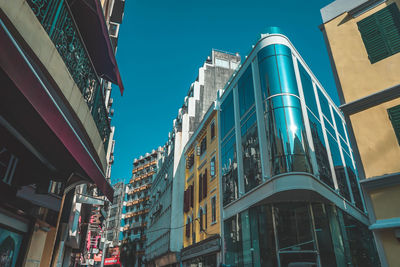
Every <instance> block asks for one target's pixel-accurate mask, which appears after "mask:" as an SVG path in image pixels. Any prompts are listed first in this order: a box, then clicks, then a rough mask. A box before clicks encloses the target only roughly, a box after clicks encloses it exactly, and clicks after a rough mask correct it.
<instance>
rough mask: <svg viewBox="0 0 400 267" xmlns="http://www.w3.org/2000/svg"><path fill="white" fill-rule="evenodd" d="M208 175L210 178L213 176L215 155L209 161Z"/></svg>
mask: <svg viewBox="0 0 400 267" xmlns="http://www.w3.org/2000/svg"><path fill="white" fill-rule="evenodd" d="M210 176H211V179H213V178H214V177H215V156H214V157H213V158H212V159H211V161H210Z"/></svg>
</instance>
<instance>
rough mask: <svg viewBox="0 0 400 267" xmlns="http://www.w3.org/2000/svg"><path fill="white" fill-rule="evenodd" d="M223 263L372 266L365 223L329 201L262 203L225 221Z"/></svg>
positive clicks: (373, 250)
mask: <svg viewBox="0 0 400 267" xmlns="http://www.w3.org/2000/svg"><path fill="white" fill-rule="evenodd" d="M224 234H225V247H226V251H225V264H227V265H231V266H265V267H275V266H280V267H290V266H300V265H301V266H310V267H314V266H315V267H317V266H323V267H341V266H352V267H376V266H380V263H379V258H378V255H377V252H376V248H375V245H374V242H373V237H372V235H371V232H370V231H369V230H368V227H367V226H366V225H364V224H363V223H361V222H359V221H358V220H356V219H355V218H354V217H352V216H350V215H349V214H347V213H346V212H344V211H342V210H340V209H339V208H337V207H335V206H334V205H330V204H324V203H310V202H287V203H274V204H263V205H258V206H255V207H252V208H250V209H248V210H245V211H243V212H241V213H239V214H237V215H235V216H233V217H231V218H229V219H227V220H225V222H224Z"/></svg>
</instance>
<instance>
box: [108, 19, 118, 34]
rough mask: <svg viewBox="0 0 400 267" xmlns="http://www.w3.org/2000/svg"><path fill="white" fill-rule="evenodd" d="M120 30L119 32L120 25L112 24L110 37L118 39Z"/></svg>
mask: <svg viewBox="0 0 400 267" xmlns="http://www.w3.org/2000/svg"><path fill="white" fill-rule="evenodd" d="M118 30H119V24H117V23H113V22H110V28H109V32H110V36H112V37H117V35H118Z"/></svg>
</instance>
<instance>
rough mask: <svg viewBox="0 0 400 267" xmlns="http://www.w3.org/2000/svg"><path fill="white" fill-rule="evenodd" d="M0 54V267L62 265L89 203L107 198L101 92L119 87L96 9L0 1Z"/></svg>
mask: <svg viewBox="0 0 400 267" xmlns="http://www.w3.org/2000/svg"><path fill="white" fill-rule="evenodd" d="M0 50H1V51H2V53H1V54H2V55H1V62H0V79H1V81H2V90H1V99H2V101H3V102H4V103H2V105H1V107H0V118H1V126H0V132H1V133H0V135H1V136H2V138H1V143H0V151H1V159H0V161H1V163H2V164H0V165H1V167H0V169H1V171H0V172H1V177H2V181H1V182H0V192H1V194H0V197H1V201H0V203H1V207H0V213H1V216H0V217H1V221H0V232H1V234H0V235H1V237H0V244H1V247H2V249H3V248H5V249H6V250H5V251H2V252H1V253H2V255H5V254H7V255H8V256H7V257H3V256H2V262H1V265H6V266H10V265H11V266H56V265H61V264H64V265H67V266H68V264H69V263H71V262H73V261H76V262H79V260H80V256H81V255H80V253H81V252H82V251H83V248H84V247H85V237H86V231H87V229H86V228H87V223H89V220H90V217H91V210H92V209H91V206H92V205H102V204H103V203H104V201H103V200H102V199H98V198H96V197H93V196H98V195H100V194H103V195H105V196H106V197H108V198H109V199H110V200H111V199H112V195H113V189H112V188H111V186H110V184H109V183H108V182H107V180H106V174H105V173H106V169H107V157H106V155H107V153H108V144H109V140H110V132H111V128H110V124H109V118H108V116H109V112H108V111H107V105H106V103H107V101H106V98H105V94H104V92H105V84H106V83H107V82H113V83H115V84H118V85H119V87H120V90H121V92H122V91H123V85H122V82H121V77H120V75H119V70H118V66H117V64H116V60H115V56H114V53H113V49H112V44H111V41H110V39H109V37H108V30H107V28H106V23H105V20H104V15H103V11H102V8H101V6H100V4H99V2H97V1H92V0H88V1H59V0H52V1H45V2H37V1H31V0H15V1H0ZM100 77H102V78H100ZM99 212H100V210H99ZM85 225H86V228H85ZM73 250H74V252H78V251H79V252H78V253H72V251H73Z"/></svg>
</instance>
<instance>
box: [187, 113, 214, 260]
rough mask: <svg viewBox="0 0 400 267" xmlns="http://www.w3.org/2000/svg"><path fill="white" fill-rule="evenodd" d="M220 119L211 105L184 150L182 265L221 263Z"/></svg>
mask: <svg viewBox="0 0 400 267" xmlns="http://www.w3.org/2000/svg"><path fill="white" fill-rule="evenodd" d="M218 152H219V150H218V121H217V111H216V110H215V105H211V106H210V108H209V110H208V112H207V113H206V115H205V116H204V118H203V121H202V122H201V123H200V125H199V127H198V128H197V130H196V131H195V133H194V134H193V135H192V137H191V138H190V140H189V142H188V143H187V145H186V147H185V150H184V157H185V162H186V164H185V168H186V171H185V191H184V200H183V225H184V226H185V227H184V228H183V229H182V230H183V249H182V250H181V261H182V263H183V266H192V264H197V265H200V264H201V265H202V266H219V263H220V262H221V258H220V250H221V247H220V244H221V240H220V233H221V232H220V230H221V229H220V226H221V224H220V223H221V217H220V204H219V203H220V195H219V192H220V191H219V175H218V170H217V166H218V158H219V153H218Z"/></svg>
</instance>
